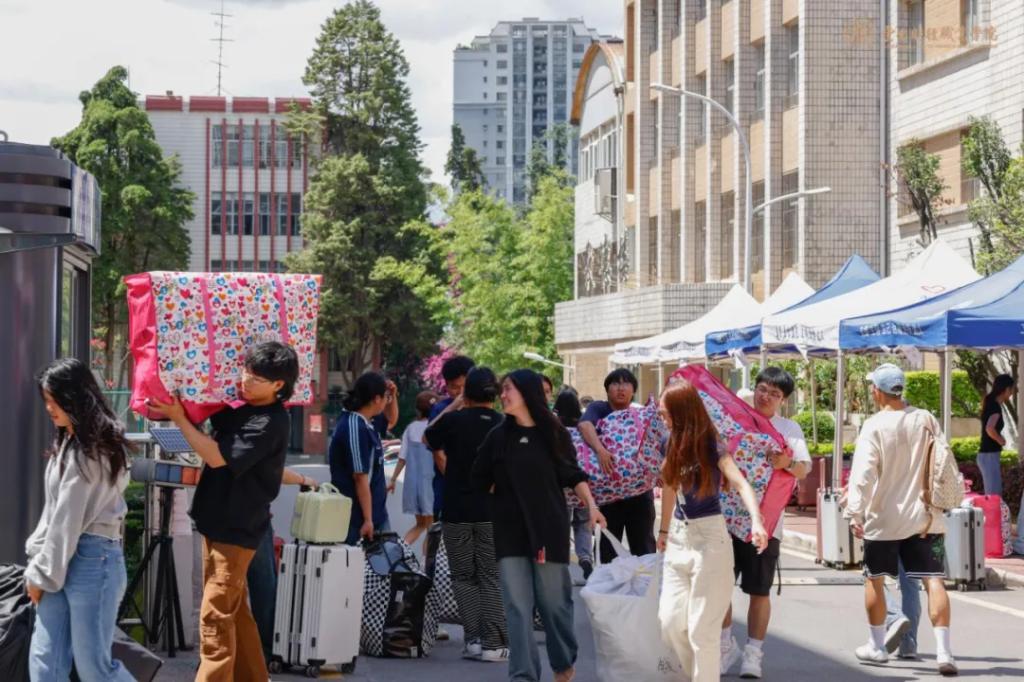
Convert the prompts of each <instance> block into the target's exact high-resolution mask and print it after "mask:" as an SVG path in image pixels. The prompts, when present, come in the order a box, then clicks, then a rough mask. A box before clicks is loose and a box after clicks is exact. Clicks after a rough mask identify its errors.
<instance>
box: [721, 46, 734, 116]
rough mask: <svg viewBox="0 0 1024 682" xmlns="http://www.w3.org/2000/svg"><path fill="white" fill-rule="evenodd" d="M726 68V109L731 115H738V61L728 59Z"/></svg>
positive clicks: (724, 64) (725, 63)
mask: <svg viewBox="0 0 1024 682" xmlns="http://www.w3.org/2000/svg"><path fill="white" fill-rule="evenodd" d="M723 66H724V68H725V102H724V104H725V108H726V110H728V111H729V113H731V114H735V113H736V61H735V60H734V59H726V60H725V61H724V62H723Z"/></svg>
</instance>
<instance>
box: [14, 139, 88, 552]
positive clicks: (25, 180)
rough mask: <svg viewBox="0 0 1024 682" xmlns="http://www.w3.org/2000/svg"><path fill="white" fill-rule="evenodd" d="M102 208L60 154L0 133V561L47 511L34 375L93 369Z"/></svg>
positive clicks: (46, 433) (42, 423)
mask: <svg viewBox="0 0 1024 682" xmlns="http://www.w3.org/2000/svg"><path fill="white" fill-rule="evenodd" d="M100 205H101V197H100V189H99V187H98V186H97V184H96V179H95V178H94V177H93V176H92V175H90V174H89V173H87V172H85V171H83V170H82V169H80V168H78V167H77V166H76V165H75V164H73V163H71V161H69V160H68V158H67V157H66V156H64V155H63V154H61V153H60V152H58V151H57V150H55V149H53V148H51V147H46V146H39V145H29V144H18V143H14V142H9V141H8V140H7V136H6V134H4V133H3V132H0V405H2V406H3V407H2V409H0V469H2V470H3V472H4V475H3V476H0V518H2V519H4V527H5V532H4V533H0V562H18V563H22V562H24V560H25V553H24V546H23V545H24V541H25V538H27V537H28V536H29V534H30V533H31V532H32V530H33V528H34V527H35V524H36V522H37V521H38V519H39V516H40V514H41V513H42V509H43V470H44V469H45V466H46V462H45V460H44V459H43V457H42V453H43V451H44V450H45V449H46V447H47V445H48V444H49V442H50V440H51V438H52V437H53V427H52V425H51V424H50V420H49V419H48V418H47V416H46V411H45V409H44V408H43V401H42V400H41V399H40V398H39V391H38V390H37V389H36V385H35V373H36V372H37V371H38V370H39V369H40V368H41V367H43V366H44V365H45V364H47V363H48V362H50V361H52V360H54V359H55V358H57V357H62V356H74V357H77V358H80V359H82V360H83V361H85V362H88V361H89V342H90V336H91V332H90V329H91V323H90V291H91V270H92V261H93V259H94V258H96V257H97V256H98V255H99V252H100Z"/></svg>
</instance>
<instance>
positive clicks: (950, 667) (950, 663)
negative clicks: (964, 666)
mask: <svg viewBox="0 0 1024 682" xmlns="http://www.w3.org/2000/svg"><path fill="white" fill-rule="evenodd" d="M935 662H936V663H938V664H939V674H940V675H942V676H943V677H956V676H957V675H959V674H960V670H959V668H957V667H956V661H954V660H953V657H952V656H950V655H949V654H939V655H938V656H936V657H935Z"/></svg>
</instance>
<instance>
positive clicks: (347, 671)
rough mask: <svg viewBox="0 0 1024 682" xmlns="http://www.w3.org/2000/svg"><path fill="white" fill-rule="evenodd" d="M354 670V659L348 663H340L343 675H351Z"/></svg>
mask: <svg viewBox="0 0 1024 682" xmlns="http://www.w3.org/2000/svg"><path fill="white" fill-rule="evenodd" d="M355 671H356V659H355V658H353V659H352V660H351V661H350V662H349V663H342V664H341V673H342V674H343V675H351V674H352V673H354V672H355Z"/></svg>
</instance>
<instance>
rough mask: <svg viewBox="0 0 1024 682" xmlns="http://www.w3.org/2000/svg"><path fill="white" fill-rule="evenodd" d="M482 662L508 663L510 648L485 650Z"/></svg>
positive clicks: (481, 656)
mask: <svg viewBox="0 0 1024 682" xmlns="http://www.w3.org/2000/svg"><path fill="white" fill-rule="evenodd" d="M480 660H481V661H484V662H486V663H506V662H507V661H508V647H502V648H500V649H484V650H483V652H482V653H481V654H480Z"/></svg>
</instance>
